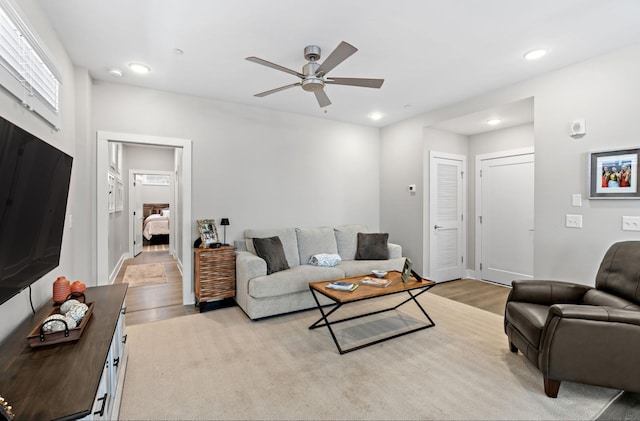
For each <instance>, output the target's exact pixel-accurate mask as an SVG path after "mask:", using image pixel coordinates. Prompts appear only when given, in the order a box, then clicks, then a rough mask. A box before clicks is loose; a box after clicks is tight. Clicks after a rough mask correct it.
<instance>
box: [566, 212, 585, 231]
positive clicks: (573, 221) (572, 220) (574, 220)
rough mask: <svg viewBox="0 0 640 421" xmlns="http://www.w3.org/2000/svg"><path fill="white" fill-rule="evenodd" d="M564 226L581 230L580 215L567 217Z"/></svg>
mask: <svg viewBox="0 0 640 421" xmlns="http://www.w3.org/2000/svg"><path fill="white" fill-rule="evenodd" d="M565 226H566V227H567V228H582V215H567V218H566V220H565Z"/></svg>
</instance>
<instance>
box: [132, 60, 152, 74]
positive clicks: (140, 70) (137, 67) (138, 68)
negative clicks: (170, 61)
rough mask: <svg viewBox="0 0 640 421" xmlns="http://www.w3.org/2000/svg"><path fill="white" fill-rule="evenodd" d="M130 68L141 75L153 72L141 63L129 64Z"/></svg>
mask: <svg viewBox="0 0 640 421" xmlns="http://www.w3.org/2000/svg"><path fill="white" fill-rule="evenodd" d="M129 68H130V69H131V70H133V71H134V72H136V73H139V74H141V75H144V74H147V73H149V72H150V71H151V68H150V67H149V66H145V65H144V64H140V63H129Z"/></svg>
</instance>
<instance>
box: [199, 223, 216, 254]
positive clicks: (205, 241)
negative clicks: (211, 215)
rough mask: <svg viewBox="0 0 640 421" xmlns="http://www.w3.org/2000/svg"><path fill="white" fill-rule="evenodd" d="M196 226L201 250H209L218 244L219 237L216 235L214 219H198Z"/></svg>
mask: <svg viewBox="0 0 640 421" xmlns="http://www.w3.org/2000/svg"><path fill="white" fill-rule="evenodd" d="M197 224H198V231H200V240H201V241H202V245H201V247H202V248H211V247H215V245H216V244H218V245H219V244H220V236H219V235H218V227H217V226H216V221H215V219H199V220H198V221H197Z"/></svg>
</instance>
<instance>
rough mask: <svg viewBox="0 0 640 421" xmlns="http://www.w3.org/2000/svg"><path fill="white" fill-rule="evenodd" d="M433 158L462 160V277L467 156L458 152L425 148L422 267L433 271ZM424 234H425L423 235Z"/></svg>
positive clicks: (462, 274) (464, 258)
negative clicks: (426, 202) (425, 202)
mask: <svg viewBox="0 0 640 421" xmlns="http://www.w3.org/2000/svg"><path fill="white" fill-rule="evenodd" d="M435 158H440V159H449V160H454V161H461V162H462V173H463V177H462V192H461V193H462V203H461V207H462V214H463V215H464V216H463V221H462V224H461V230H462V240H461V245H460V247H461V248H462V257H463V262H462V268H461V271H460V272H461V273H460V277H464V276H465V273H466V270H465V268H466V261H467V221H466V220H465V219H464V217H466V215H467V214H468V212H467V182H466V178H465V175H466V174H467V157H466V156H465V155H458V154H452V153H447V152H438V151H433V150H425V157H424V159H425V161H426V162H428V165H425V166H424V174H423V180H424V200H425V201H428V202H429V203H428V205H426V206H424V213H423V215H424V216H423V230H424V229H427V230H428V232H427V233H424V232H423V234H422V237H423V243H424V244H423V250H425V251H426V250H428V252H425V253H423V256H422V267H423V268H424V271H425V272H426V273H428V274H431V273H433V267H432V265H431V255H432V252H433V250H432V246H433V244H432V241H431V238H432V231H431V226H432V224H431V220H432V217H431V212H432V204H431V203H432V201H431V193H432V192H431V186H430V183H431V170H432V169H431V164H432V159H435ZM425 234H426V235H425Z"/></svg>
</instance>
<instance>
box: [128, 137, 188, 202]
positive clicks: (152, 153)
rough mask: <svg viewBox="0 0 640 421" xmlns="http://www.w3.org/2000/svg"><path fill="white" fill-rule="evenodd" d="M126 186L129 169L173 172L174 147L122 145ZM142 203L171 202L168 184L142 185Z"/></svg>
mask: <svg viewBox="0 0 640 421" xmlns="http://www.w3.org/2000/svg"><path fill="white" fill-rule="evenodd" d="M123 155H124V165H125V167H126V168H125V172H126V174H127V186H128V185H129V181H128V177H129V170H147V171H166V172H173V170H174V166H175V156H174V155H175V151H174V148H167V147H149V146H134V145H126V144H125V145H124V148H123ZM140 193H141V198H142V203H169V202H171V200H172V198H171V187H170V186H153V185H143V186H142V189H141V190H140ZM125 195H127V193H125Z"/></svg>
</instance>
